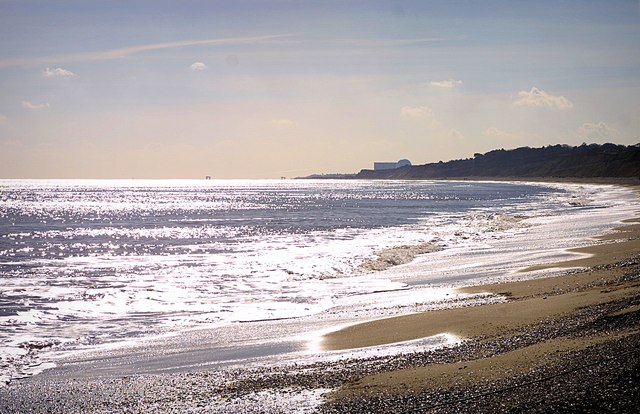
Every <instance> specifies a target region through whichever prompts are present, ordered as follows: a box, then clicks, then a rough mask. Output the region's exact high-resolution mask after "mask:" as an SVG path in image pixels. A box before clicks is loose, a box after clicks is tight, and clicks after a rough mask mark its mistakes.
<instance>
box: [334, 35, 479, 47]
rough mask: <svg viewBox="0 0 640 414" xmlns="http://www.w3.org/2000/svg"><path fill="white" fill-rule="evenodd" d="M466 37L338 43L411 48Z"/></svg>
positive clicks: (363, 40)
mask: <svg viewBox="0 0 640 414" xmlns="http://www.w3.org/2000/svg"><path fill="white" fill-rule="evenodd" d="M465 37H466V36H452V37H418V38H408V39H342V40H340V41H338V42H339V43H342V44H347V45H350V46H358V47H401V46H413V45H421V44H429V43H438V42H446V41H452V40H461V39H464V38H465Z"/></svg>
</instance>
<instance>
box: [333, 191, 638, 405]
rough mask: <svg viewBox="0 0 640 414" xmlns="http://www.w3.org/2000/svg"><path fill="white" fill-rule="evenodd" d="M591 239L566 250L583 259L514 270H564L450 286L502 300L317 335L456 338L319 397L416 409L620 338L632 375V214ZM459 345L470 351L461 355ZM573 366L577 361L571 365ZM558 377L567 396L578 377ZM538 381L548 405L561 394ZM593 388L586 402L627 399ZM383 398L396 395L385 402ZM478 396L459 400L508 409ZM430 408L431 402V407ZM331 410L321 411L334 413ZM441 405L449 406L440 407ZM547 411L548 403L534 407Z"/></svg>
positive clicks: (338, 340) (355, 340)
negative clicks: (426, 356)
mask: <svg viewBox="0 0 640 414" xmlns="http://www.w3.org/2000/svg"><path fill="white" fill-rule="evenodd" d="M635 190H636V192H639V190H640V189H638V187H635ZM595 239H596V240H599V243H598V244H596V245H593V246H588V247H581V248H576V249H571V250H570V251H572V252H576V253H583V254H585V255H588V256H586V257H583V258H579V259H574V260H567V261H564V262H559V263H548V264H541V265H538V266H531V267H529V268H525V269H522V272H523V273H524V272H528V271H539V270H547V269H552V268H566V269H567V272H566V274H563V275H559V276H551V277H543V278H535V279H527V280H522V281H511V282H503V283H494V284H487V285H481V286H472V287H465V288H461V289H459V290H458V291H459V292H460V293H467V294H480V293H489V294H493V295H500V296H503V297H504V298H505V299H506V302H503V303H497V304H485V305H479V306H474V307H470V308H462V309H445V310H438V311H431V312H425V313H418V314H410V315H403V316H397V317H392V318H386V319H379V320H374V321H371V322H367V323H364V324H357V325H353V326H349V327H347V328H345V329H342V330H339V331H335V332H332V333H330V334H328V335H326V336H325V341H324V346H325V349H345V348H349V347H359V346H375V345H378V344H381V343H389V342H393V341H396V340H408V339H415V338H417V337H419V336H421V335H425V336H430V335H435V334H438V333H444V332H448V333H452V334H456V335H459V336H461V337H463V339H464V341H463V345H462V346H461V348H462V349H463V350H464V351H462V352H461V353H462V354H463V355H462V356H459V357H458V358H454V359H453V360H452V361H448V362H444V363H424V364H413V365H412V366H410V367H406V368H401V369H391V370H388V371H385V372H383V373H376V374H372V375H366V376H364V377H362V378H361V379H359V380H358V381H355V382H352V383H349V384H346V385H345V386H343V387H341V388H340V389H339V390H337V391H336V392H334V393H333V394H332V395H331V397H330V402H329V404H328V405H329V406H330V407H332V410H336V408H337V407H341V409H345V407H351V408H350V409H353V406H354V404H355V405H356V406H357V405H358V404H357V401H362V400H366V401H369V403H372V402H374V401H375V403H374V405H375V404H381V403H382V402H381V401H380V396H381V395H384V396H385V397H386V398H387V403H386V404H388V405H391V406H393V405H394V404H399V405H401V406H402V407H405V408H406V407H410V406H411V404H407V403H406V399H411V400H412V401H413V402H414V403H412V404H417V406H418V407H430V406H431V405H430V404H428V403H425V401H430V400H431V401H433V400H436V401H437V400H438V398H441V399H444V400H451V397H450V396H449V397H447V395H451V394H459V393H462V394H468V393H469V392H476V393H480V394H482V391H481V390H483V389H485V390H486V389H492V388H496V384H500V385H499V386H498V388H499V387H504V388H509V385H508V384H509V383H510V382H511V383H513V382H514V381H515V382H525V383H526V380H527V378H529V376H530V375H531V373H532V372H537V371H546V372H548V371H550V370H551V371H553V370H559V369H561V367H564V366H565V365H567V364H569V362H567V361H568V360H571V359H572V358H573V359H576V358H577V357H576V356H577V355H581V354H585V355H586V354H589V353H596V354H597V355H600V356H601V357H602V356H603V355H606V356H604V357H603V358H607V359H609V360H612V361H613V360H614V359H616V355H617V354H616V347H618V346H623V347H624V348H625V349H626V351H624V352H625V354H624V355H626V356H630V360H629V361H626V362H622V363H621V364H620V365H621V366H620V367H618V369H619V370H620V372H622V373H625V375H630V376H633V375H635V376H636V377H637V374H633V372H636V373H637V368H638V366H639V363H638V355H637V353H636V352H635V351H637V350H638V349H639V348H638V347H639V346H640V324H639V323H638V322H639V321H640V217H636V218H633V219H630V220H625V221H624V225H623V226H618V227H616V228H614V229H613V232H612V233H610V234H606V235H602V236H598V237H596V238H595ZM570 269H574V270H570ZM585 315H586V316H585ZM620 319H625V323H624V324H620V325H622V326H620V328H619V329H614V327H613V325H615V324H614V323H613V322H614V321H616V320H620ZM594 321H598V322H600V324H601V326H600V327H599V329H596V330H592V331H591V332H589V331H588V330H587V329H585V332H580V328H576V327H579V326H581V325H589V324H594ZM558 325H561V326H562V325H573V326H572V329H571V330H568V331H566V332H563V330H564V329H563V328H562V327H561V328H559V331H560V332H559V333H557V334H555V335H552V336H550V337H547V338H544V337H541V338H537V339H534V340H532V341H531V340H529V341H527V340H524V341H523V339H522V338H523V337H525V338H526V337H535V336H536V335H537V332H539V331H541V330H543V331H544V330H545V329H549V327H554V326H558ZM608 325H612V326H608ZM505 341H506V342H507V343H511V342H514V341H515V342H520V341H522V343H521V344H520V345H518V346H515V347H513V349H511V348H508V349H507V350H505V351H503V352H500V351H496V350H495V349H497V348H499V347H500V345H499V344H501V343H503V342H505ZM465 343H466V344H467V345H465ZM621 344H623V345H621ZM483 345H484V346H489V347H490V348H493V349H494V351H493V352H489V353H484V352H480V353H479V354H478V353H476V354H475V355H474V348H482V346H483ZM465 352H466V353H470V354H471V355H470V356H467V355H464V354H465ZM475 352H478V351H475ZM577 360H579V358H578V359H577ZM573 369H574V368H572V369H571V370H573ZM577 371H579V369H576V371H572V372H577ZM609 374H610V373H607V372H603V373H602V376H603V378H604V377H607V375H609ZM610 380H611V381H612V382H615V381H616V380H615V379H611V378H610ZM536 381H537V380H536ZM636 384H637V382H636ZM565 385H566V388H564V389H562V390H561V391H562V392H565V393H566V397H567V398H570V397H571V396H572V393H575V392H577V391H576V390H579V389H581V388H582V387H581V384H580V382H579V380H574V381H572V382H571V381H570V382H569V383H568V385H567V384H565ZM628 388H629V387H627V389H626V390H625V392H630V393H631V395H635V396H637V395H639V394H640V391H639V388H638V385H635V387H631V389H630V390H629V389H628ZM540 389H544V392H542V395H543V396H545V395H546V398H548V399H553V398H551V397H550V396H553V395H556V398H557V399H558V400H559V401H556V403H557V404H560V402H561V401H562V400H563V397H562V395H557V394H558V390H554V389H552V388H545V387H541V388H540ZM536 393H537V394H540V391H539V390H538V391H537V392H534V391H532V390H531V389H527V390H525V391H523V392H522V394H523V396H522V397H521V398H530V396H531V395H534V394H536ZM596 394H597V393H594V395H595V399H594V400H592V401H591V403H594V402H598V403H599V402H601V401H602V402H606V403H607V404H612V403H613V402H612V400H613V399H615V398H618V399H619V401H621V404H623V405H624V404H627V403H629V400H628V399H627V400H625V398H622V397H620V396H619V395H617V394H616V396H615V397H614V395H613V394H606V393H605V394H602V395H596ZM485 397H486V396H485ZM633 398H636V397H633ZM543 399H544V398H543ZM390 400H391V401H396V402H395V403H392V402H389V401H390ZM454 400H455V399H454ZM463 400H464V399H463ZM484 400H485V401H477V400H476V401H473V402H472V403H469V402H468V401H467V404H471V405H470V406H471V407H476V409H477V407H482V406H484V407H490V409H489V410H490V411H508V410H506V409H504V407H505V406H503V407H502V408H500V409H499V407H498V406H494V405H491V404H492V403H491V402H489V401H490V400H491V398H484ZM516 400H517V401H516V403H517V404H516V405H515V407H518V406H521V405H518V404H520V402H521V400H520V399H516ZM398 401H405V402H403V403H398ZM416 401H418V402H421V403H416ZM637 401H638V400H637V398H636V399H635V400H634V399H632V400H631V404H632V405H631V406H633V404H635V403H637ZM497 403H498V401H496V400H494V401H493V404H497ZM474 404H475V405H474ZM483 404H484V405H483ZM487 404H488V405H487ZM448 406H449V405H448V403H443V407H448ZM507 406H508V405H507ZM438 407H439V405H438V404H436V405H435V406H434V407H432V408H434V409H435V408H438ZM468 407H469V405H468ZM511 407H512V408H513V407H514V406H511ZM586 407H588V405H587V406H586ZM485 409H486V408H485ZM332 410H329V411H328V412H339V410H336V411H332ZM443 410H444V411H443V412H449V411H448V409H444V408H443ZM547 410H549V408H548V407H546V408H544V409H542V410H541V411H540V412H547ZM471 411H474V408H472V409H471ZM532 411H534V410H532ZM381 412H384V411H381ZM536 412H537V411H536Z"/></svg>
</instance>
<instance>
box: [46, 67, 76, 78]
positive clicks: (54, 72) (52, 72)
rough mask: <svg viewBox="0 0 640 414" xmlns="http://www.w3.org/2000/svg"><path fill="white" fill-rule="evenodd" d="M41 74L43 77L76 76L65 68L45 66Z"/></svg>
mask: <svg viewBox="0 0 640 414" xmlns="http://www.w3.org/2000/svg"><path fill="white" fill-rule="evenodd" d="M42 76H44V77H45V78H72V77H74V76H76V74H75V73H73V72H71V71H70V70H67V69H62V68H53V69H51V68H46V69H45V70H44V71H43V72H42Z"/></svg>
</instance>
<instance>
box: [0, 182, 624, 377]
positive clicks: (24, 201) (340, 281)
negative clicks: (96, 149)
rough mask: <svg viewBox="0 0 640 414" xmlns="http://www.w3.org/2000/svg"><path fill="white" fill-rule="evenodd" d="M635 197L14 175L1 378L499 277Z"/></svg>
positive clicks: (490, 186)
mask: <svg viewBox="0 0 640 414" xmlns="http://www.w3.org/2000/svg"><path fill="white" fill-rule="evenodd" d="M634 207H635V196H633V194H632V193H631V192H630V191H627V190H625V189H622V188H619V187H608V186H589V185H584V186H581V185H568V184H567V185H541V184H523V183H519V184H515V183H498V182H446V181H436V182H430V181H379V182H372V181H351V180H344V181H343V180H339V181H306V180H283V181H265V180H262V181H215V180H207V181H203V180H199V181H167V180H158V181H136V180H132V181H109V180H106V181H64V180H54V181H39V180H5V181H0V379H4V380H5V381H6V380H8V379H10V378H12V377H20V376H24V375H29V374H30V373H33V372H37V367H36V365H39V364H42V361H41V360H39V359H38V358H37V357H38V355H40V354H42V353H43V352H47V351H50V350H52V349H57V348H66V349H74V348H91V347H94V346H100V345H103V344H105V343H111V342H116V341H122V340H132V339H133V340H136V339H141V338H145V337H148V336H151V335H158V334H162V333H172V332H173V333H175V332H180V331H181V330H187V329H192V328H193V327H209V326H211V327H216V326H225V325H229V324H234V323H238V322H245V321H272V320H278V319H283V318H296V317H303V316H309V315H321V314H322V313H323V312H326V311H327V310H329V309H336V308H340V307H341V309H346V312H348V311H349V309H357V308H362V307H363V306H364V307H366V305H367V304H374V303H377V302H376V301H379V300H380V299H379V296H376V298H377V299H375V300H374V299H371V300H369V298H373V297H374V294H375V293H376V292H381V291H388V292H400V293H398V294H395V293H394V294H390V295H389V296H388V297H387V298H386V299H385V300H386V301H391V302H393V301H396V302H397V303H399V304H400V303H403V302H406V301H407V300H408V299H407V298H408V297H410V295H409V296H407V295H406V294H405V293H406V292H407V291H412V290H413V291H415V290H416V289H418V288H421V287H422V288H424V287H425V286H427V287H434V286H435V287H437V286H455V285H457V284H458V285H459V284H469V283H478V282H480V281H482V280H487V279H491V278H494V279H500V278H501V277H503V276H505V275H512V274H513V273H514V272H515V270H517V267H520V266H521V265H523V264H526V263H528V262H531V263H535V262H536V261H540V260H545V259H550V258H562V257H564V255H567V253H566V252H563V251H562V249H563V248H564V247H571V246H573V245H580V244H584V242H585V240H586V239H587V238H588V237H590V236H593V235H595V234H598V233H600V232H602V231H606V230H607V229H608V228H610V227H611V223H613V222H616V221H617V220H621V219H623V218H628V217H630V216H631V215H632V214H633V210H634ZM46 366H47V365H46V364H45V365H43V367H46Z"/></svg>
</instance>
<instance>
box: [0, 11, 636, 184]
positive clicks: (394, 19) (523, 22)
mask: <svg viewBox="0 0 640 414" xmlns="http://www.w3.org/2000/svg"><path fill="white" fill-rule="evenodd" d="M638 68H640V5H639V2H638V1H637V0H635V1H624V0H610V1H557V0H554V1H491V0H489V1H451V0H445V1H430V0H418V1H401V0H398V1H391V0H386V1H376V0H370V1H358V0H343V1H332V0H318V1H304V0H300V1H293V0H249V1H244V0H235V1H204V0H180V1H178V0H127V1H118V0H75V1H73V0H56V1H53V0H0V178H202V177H204V176H205V175H211V176H213V177H215V178H279V177H280V176H288V177H293V176H299V175H306V174H310V173H332V172H357V171H358V170H360V169H361V168H371V166H372V164H373V162H374V161H395V160H398V159H400V158H409V159H411V161H412V162H413V163H414V164H422V163H427V162H437V161H439V160H445V161H446V160H449V159H456V158H467V157H470V156H473V153H475V152H486V151H489V150H491V149H495V148H516V147H520V146H532V147H534V146H542V145H549V144H557V143H566V144H571V145H579V144H581V143H582V142H587V143H592V142H596V143H605V142H616V143H621V144H635V143H638V142H640V70H639V69H638Z"/></svg>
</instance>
